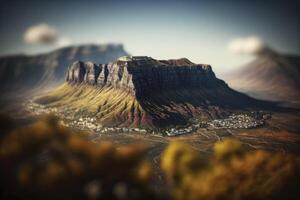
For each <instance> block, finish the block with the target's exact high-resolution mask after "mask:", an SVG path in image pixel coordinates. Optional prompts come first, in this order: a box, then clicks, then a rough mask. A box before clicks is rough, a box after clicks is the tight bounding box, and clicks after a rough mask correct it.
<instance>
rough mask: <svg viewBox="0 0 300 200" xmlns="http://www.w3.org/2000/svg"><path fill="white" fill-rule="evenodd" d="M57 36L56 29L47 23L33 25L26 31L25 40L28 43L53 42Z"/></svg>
mask: <svg viewBox="0 0 300 200" xmlns="http://www.w3.org/2000/svg"><path fill="white" fill-rule="evenodd" d="M57 38H58V34H57V31H56V29H55V28H54V27H52V26H50V25H48V24H46V23H42V24H37V25H34V26H31V27H29V28H28V29H27V30H26V31H25V33H24V41H25V42H26V43H28V44H52V43H54V42H56V40H57Z"/></svg>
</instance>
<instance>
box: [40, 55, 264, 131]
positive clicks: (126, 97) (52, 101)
mask: <svg viewBox="0 0 300 200" xmlns="http://www.w3.org/2000/svg"><path fill="white" fill-rule="evenodd" d="M176 63H182V64H180V65H178V66H177V65H176ZM186 63H187V62H186V60H182V59H179V60H177V61H174V60H171V61H166V60H164V61H159V60H155V59H153V58H150V57H125V58H124V57H123V58H120V59H118V60H116V61H114V62H112V63H109V64H100V65H96V64H93V63H90V62H86V63H85V62H75V63H73V64H72V65H70V66H69V68H68V72H67V77H66V80H67V82H66V83H65V84H63V85H61V86H60V87H58V88H57V89H55V90H54V91H52V92H50V93H47V95H44V96H41V97H38V98H36V100H35V101H36V102H37V103H40V104H43V105H45V106H47V107H55V108H58V109H65V108H68V109H69V110H68V113H72V114H73V115H74V116H76V115H77V116H82V117H85V116H89V117H91V116H92V117H95V118H96V119H97V120H98V122H99V123H101V124H103V125H104V126H111V125H113V126H132V127H167V126H170V125H176V124H186V123H187V122H188V121H189V120H190V119H191V118H193V117H196V116H197V117H200V118H218V117H222V116H225V115H227V114H228V111H230V110H233V109H252V108H259V107H262V106H266V105H267V103H265V102H260V101H257V100H255V99H252V98H250V97H248V96H246V95H244V94H242V93H239V92H236V91H234V90H232V89H231V88H229V87H228V85H227V84H226V83H225V82H224V81H222V80H220V79H218V78H216V76H215V74H214V72H213V71H212V68H211V66H210V65H204V64H194V63H191V62H190V61H189V62H188V63H189V64H188V65H186Z"/></svg>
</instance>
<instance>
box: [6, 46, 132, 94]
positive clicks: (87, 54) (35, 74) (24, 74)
mask: <svg viewBox="0 0 300 200" xmlns="http://www.w3.org/2000/svg"><path fill="white" fill-rule="evenodd" d="M124 55H128V54H127V52H126V51H125V50H124V48H123V46H122V45H114V44H106V45H79V46H69V47H65V48H61V49H57V50H55V51H52V52H49V53H44V54H39V55H13V56H6V57H0V80H1V84H0V91H1V92H11V93H13V94H16V93H20V92H24V91H27V90H31V89H33V88H36V87H46V86H48V85H53V84H57V83H62V82H63V81H64V77H65V73H66V71H67V68H68V65H69V64H70V63H72V62H74V61H76V60H82V61H89V60H91V61H93V62H101V63H107V62H111V61H114V60H115V59H117V58H119V57H120V56H124Z"/></svg>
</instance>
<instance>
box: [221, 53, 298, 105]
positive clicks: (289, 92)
mask: <svg viewBox="0 0 300 200" xmlns="http://www.w3.org/2000/svg"><path fill="white" fill-rule="evenodd" d="M226 80H227V81H228V83H229V85H230V86H231V87H233V88H234V89H237V90H239V91H242V92H246V93H247V94H249V95H251V96H253V97H256V98H262V99H266V100H273V101H284V102H288V103H297V102H300V57H299V56H292V55H283V54H279V53H277V52H274V51H268V52H264V53H262V54H260V55H258V57H257V58H256V59H255V60H254V61H252V62H251V63H249V64H247V65H245V66H243V67H241V68H240V69H239V70H238V71H235V72H232V73H231V74H230V75H229V76H228V77H226Z"/></svg>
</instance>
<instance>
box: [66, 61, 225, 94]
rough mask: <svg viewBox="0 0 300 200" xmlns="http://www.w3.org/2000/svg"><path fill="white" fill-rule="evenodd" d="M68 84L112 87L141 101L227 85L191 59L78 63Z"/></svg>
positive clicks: (72, 70)
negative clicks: (158, 94) (170, 92)
mask: <svg viewBox="0 0 300 200" xmlns="http://www.w3.org/2000/svg"><path fill="white" fill-rule="evenodd" d="M66 80H67V82H69V83H82V82H83V83H86V84H92V85H98V86H101V87H103V86H112V87H114V88H119V89H124V90H128V91H130V92H131V93H132V94H133V95H136V96H137V97H140V96H145V95H147V96H149V95H152V94H153V93H156V92H162V91H168V90H180V89H184V88H189V89H193V88H199V87H203V88H213V87H217V86H218V85H222V84H224V82H223V81H221V80H218V79H216V77H215V74H214V73H213V71H212V69H211V66H210V65H204V64H199V65H198V64H197V65H196V64H194V63H192V62H190V61H188V60H187V59H178V60H162V61H160V60H154V59H153V58H150V57H129V56H126V57H121V58H119V59H118V60H117V61H115V62H112V63H109V64H100V65H96V64H93V63H91V62H86V63H84V62H79V61H78V62H75V63H73V64H72V65H71V66H70V67H69V69H68V73H67V78H66Z"/></svg>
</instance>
